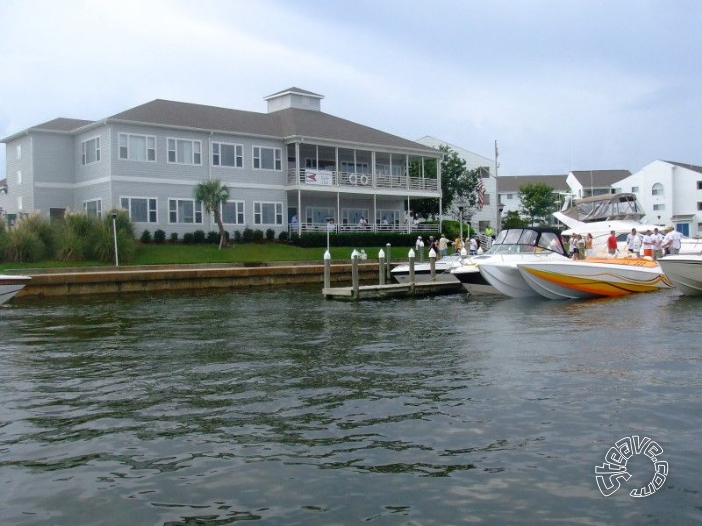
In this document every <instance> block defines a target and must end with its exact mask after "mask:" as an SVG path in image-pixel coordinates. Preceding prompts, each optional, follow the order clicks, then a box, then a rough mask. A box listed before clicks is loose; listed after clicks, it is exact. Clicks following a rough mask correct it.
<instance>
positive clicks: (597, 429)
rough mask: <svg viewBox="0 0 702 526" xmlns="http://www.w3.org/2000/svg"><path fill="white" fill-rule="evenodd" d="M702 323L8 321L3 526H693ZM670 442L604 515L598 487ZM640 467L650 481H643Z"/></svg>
mask: <svg viewBox="0 0 702 526" xmlns="http://www.w3.org/2000/svg"><path fill="white" fill-rule="evenodd" d="M701 315H702V301H700V300H694V299H690V298H685V297H682V296H679V295H678V294H677V293H676V292H675V291H667V292H660V293H653V294H648V295H639V296H630V297H625V298H621V299H614V300H604V301H599V300H598V301H588V302H575V303H563V302H549V301H519V300H510V299H503V298H492V299H470V298H469V297H465V296H461V297H458V296H453V297H441V298H433V299H431V298H429V299H419V300H396V301H383V302H365V303H360V304H351V303H337V302H331V301H324V300H323V299H322V298H321V294H320V290H319V289H317V288H315V289H295V290H288V291H251V292H229V291H227V292H221V291H218V292H212V293H203V294H198V293H177V294H158V295H151V296H146V295H145V296H126V297H108V298H93V299H89V298H73V299H70V300H61V301H36V302H15V303H13V304H10V305H6V306H5V307H2V308H0V342H1V343H0V363H1V364H2V365H1V367H0V524H13V525H14V524H17V525H20V524H62V525H78V524H80V525H83V524H114V525H123V524H140V525H141V524H154V525H160V524H198V525H199V524H205V525H222V524H231V523H235V522H237V521H243V520H257V521H259V522H260V523H265V524H286V525H287V524H305V525H308V524H325V525H326V524H352V523H374V524H408V525H447V524H468V523H477V524H481V523H482V524H584V525H595V524H661V525H669V524H699V523H702V455H701V454H700V449H701V447H700V446H702V438H700V437H701V436H702V404H701V403H700V400H701V397H702V389H701V388H702V351H701V350H700V347H702V345H701V344H700V342H701V341H702V325H701V324H700V316H701ZM631 435H640V436H648V437H650V438H652V439H653V440H655V441H657V442H658V443H659V444H660V445H661V446H662V447H663V449H664V453H663V455H662V457H661V458H662V459H663V460H666V461H667V462H668V464H669V475H668V478H667V481H666V483H665V486H664V487H663V488H662V489H661V490H660V491H658V492H656V493H655V494H654V495H652V496H650V497H647V498H639V499H636V498H632V497H630V496H629V491H631V490H632V489H634V488H638V487H640V486H644V485H645V484H647V483H648V482H649V481H650V480H651V479H652V478H653V472H654V471H653V464H652V463H651V462H650V461H648V459H645V457H641V456H638V457H634V458H633V459H632V461H631V462H630V463H629V468H630V472H631V473H632V479H631V480H630V481H629V482H625V483H623V485H622V489H621V490H620V491H618V492H617V493H615V494H614V495H612V496H610V497H607V498H606V497H603V496H602V495H601V494H600V492H599V490H598V488H597V484H596V482H595V466H596V465H599V464H602V463H603V462H604V457H605V454H606V453H607V450H608V449H609V448H610V447H612V446H613V445H614V443H615V442H616V441H617V440H619V439H620V438H622V437H625V436H631ZM641 458H644V460H645V462H644V461H641V460H640V459H641Z"/></svg>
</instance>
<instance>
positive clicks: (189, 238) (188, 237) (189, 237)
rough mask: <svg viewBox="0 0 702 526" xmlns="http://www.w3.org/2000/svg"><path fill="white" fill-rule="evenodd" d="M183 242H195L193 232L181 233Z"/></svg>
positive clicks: (190, 243)
mask: <svg viewBox="0 0 702 526" xmlns="http://www.w3.org/2000/svg"><path fill="white" fill-rule="evenodd" d="M183 243H185V244H186V245H192V244H193V243H195V234H193V233H192V232H186V233H185V234H183Z"/></svg>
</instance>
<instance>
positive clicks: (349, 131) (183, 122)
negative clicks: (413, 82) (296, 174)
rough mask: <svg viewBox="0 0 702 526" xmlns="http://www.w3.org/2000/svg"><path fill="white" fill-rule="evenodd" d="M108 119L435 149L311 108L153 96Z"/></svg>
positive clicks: (419, 150) (280, 136) (429, 150)
mask: <svg viewBox="0 0 702 526" xmlns="http://www.w3.org/2000/svg"><path fill="white" fill-rule="evenodd" d="M109 120H116V121H128V122H138V123H142V124H156V125H161V126H176V127H183V128H193V129H199V130H207V131H219V132H224V133H242V134H246V135H259V136H266V137H275V138H280V139H285V138H291V137H295V136H297V137H307V138H310V139H320V140H321V139H326V140H333V141H338V142H348V143H353V144H362V145H376V146H386V147H392V148H402V149H410V150H414V151H418V152H426V153H431V154H434V155H436V150H435V149H433V148H429V147H428V146H424V145H423V144H419V143H416V142H414V141H410V140H408V139H403V138H402V137H398V136H396V135H392V134H390V133H386V132H383V131H380V130H376V129H375V128H370V127H368V126H364V125H362V124H358V123H355V122H352V121H348V120H345V119H341V118H339V117H335V116H333V115H329V114H328V113H324V112H321V111H314V110H302V109H297V108H288V109H285V110H280V111H276V112H273V113H258V112H253V111H242V110H233V109H229V108H219V107H215V106H204V105H201V104H192V103H187V102H174V101H169V100H162V99H156V100H154V101H151V102H147V103H146V104H142V105H141V106H137V107H135V108H132V109H129V110H127V111H123V112H121V113H118V114H116V115H113V116H112V117H110V118H109Z"/></svg>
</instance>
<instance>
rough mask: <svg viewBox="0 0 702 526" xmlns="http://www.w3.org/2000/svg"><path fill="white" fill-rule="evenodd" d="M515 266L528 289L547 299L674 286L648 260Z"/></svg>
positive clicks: (652, 289)
mask: <svg viewBox="0 0 702 526" xmlns="http://www.w3.org/2000/svg"><path fill="white" fill-rule="evenodd" d="M517 266H518V269H519V272H520V273H521V274H522V276H523V277H524V279H525V281H526V282H527V283H528V284H529V286H530V287H531V288H532V289H533V290H534V291H535V292H537V293H538V294H540V295H541V296H543V297H545V298H548V299H584V298H598V297H614V296H623V295H626V294H632V293H637V292H653V291H656V290H660V289H669V288H671V287H672V286H673V283H672V282H671V281H670V280H669V279H668V277H667V276H666V275H665V273H664V272H663V269H662V268H661V267H660V266H659V265H658V264H656V263H655V262H654V261H651V260H648V259H636V258H621V259H605V258H602V259H588V260H584V261H572V260H566V261H545V262H520V263H518V264H517Z"/></svg>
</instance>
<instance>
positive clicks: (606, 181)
mask: <svg viewBox="0 0 702 526" xmlns="http://www.w3.org/2000/svg"><path fill="white" fill-rule="evenodd" d="M570 173H572V174H573V175H574V176H575V178H576V179H577V180H578V181H579V182H580V184H581V185H583V186H584V187H586V188H589V187H590V186H591V185H592V186H597V187H603V186H612V185H613V184H614V183H617V182H619V181H621V180H622V179H626V178H627V177H629V176H630V175H631V172H630V171H629V170H573V171H572V172H570Z"/></svg>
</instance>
